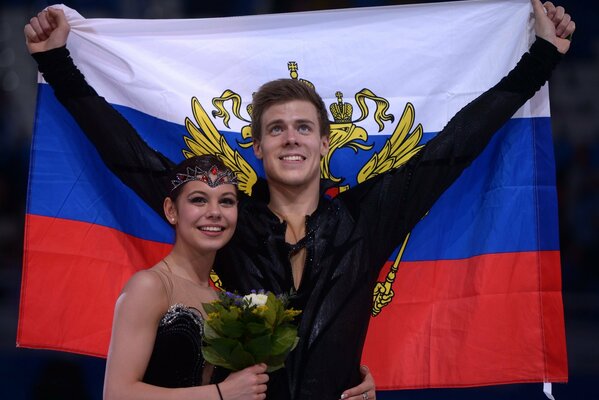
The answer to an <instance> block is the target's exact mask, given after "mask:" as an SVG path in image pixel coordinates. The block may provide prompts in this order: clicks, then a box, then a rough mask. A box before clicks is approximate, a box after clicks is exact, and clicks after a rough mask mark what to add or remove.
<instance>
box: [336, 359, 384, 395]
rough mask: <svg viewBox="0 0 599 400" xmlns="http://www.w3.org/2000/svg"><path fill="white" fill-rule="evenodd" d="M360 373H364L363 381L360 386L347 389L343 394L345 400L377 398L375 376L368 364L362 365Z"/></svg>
mask: <svg viewBox="0 0 599 400" xmlns="http://www.w3.org/2000/svg"><path fill="white" fill-rule="evenodd" d="M360 374H361V375H362V383H360V384H359V385H358V386H356V387H353V388H351V389H348V390H346V391H345V392H343V394H342V395H341V399H344V400H367V399H368V400H373V399H376V386H375V385H374V378H373V377H372V374H371V373H370V370H369V369H368V367H367V366H366V365H362V366H360Z"/></svg>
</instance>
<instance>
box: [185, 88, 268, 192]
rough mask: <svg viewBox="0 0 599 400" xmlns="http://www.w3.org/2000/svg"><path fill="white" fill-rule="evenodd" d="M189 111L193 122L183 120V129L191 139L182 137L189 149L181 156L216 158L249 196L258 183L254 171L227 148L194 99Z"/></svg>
mask: <svg viewBox="0 0 599 400" xmlns="http://www.w3.org/2000/svg"><path fill="white" fill-rule="evenodd" d="M191 109H192V112H193V117H194V119H195V121H192V120H191V119H190V118H189V117H186V118H185V128H186V129H187V132H188V133H189V135H190V136H191V137H189V136H184V137H183V139H184V140H185V144H186V145H187V147H188V148H189V150H183V155H184V156H185V157H186V158H189V157H193V156H195V155H204V154H214V155H215V156H218V157H219V158H220V159H221V160H222V161H223V163H224V164H225V165H226V166H227V167H229V168H231V170H232V171H233V172H234V173H235V174H236V175H237V180H238V181H239V185H238V188H239V190H241V191H243V192H245V193H246V194H248V195H251V194H252V187H253V186H254V184H255V183H256V182H257V181H258V174H257V173H256V171H254V169H253V168H252V166H251V165H250V164H249V163H248V162H247V161H246V160H245V159H244V158H243V156H242V155H241V154H239V152H238V151H237V150H233V149H232V148H231V146H229V143H227V141H226V140H225V138H224V136H223V135H222V134H221V133H220V132H219V131H218V129H216V126H215V125H214V123H213V122H212V120H211V119H210V117H208V114H207V113H206V110H204V107H202V104H200V101H199V100H198V99H197V98H196V97H193V98H192V99H191Z"/></svg>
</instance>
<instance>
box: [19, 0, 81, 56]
mask: <svg viewBox="0 0 599 400" xmlns="http://www.w3.org/2000/svg"><path fill="white" fill-rule="evenodd" d="M70 30H71V26H70V25H69V23H68V21H67V17H66V16H65V15H64V12H63V11H62V10H61V9H58V8H48V9H46V10H44V11H41V12H40V13H39V14H37V16H35V17H33V18H31V20H29V23H28V24H27V25H25V28H24V32H25V44H26V45H27V50H29V53H30V54H33V53H38V52H41V51H48V50H52V49H56V48H58V47H62V46H64V45H65V44H66V43H67V38H68V37H69V31H70Z"/></svg>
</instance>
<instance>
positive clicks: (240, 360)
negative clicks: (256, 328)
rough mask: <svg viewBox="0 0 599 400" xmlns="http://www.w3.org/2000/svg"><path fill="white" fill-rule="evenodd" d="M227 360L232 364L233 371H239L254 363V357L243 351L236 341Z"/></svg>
mask: <svg viewBox="0 0 599 400" xmlns="http://www.w3.org/2000/svg"><path fill="white" fill-rule="evenodd" d="M229 361H230V363H231V365H232V366H233V370H234V371H239V370H242V369H244V368H246V367H249V366H250V365H254V364H256V361H255V360H254V357H252V355H251V354H250V353H248V352H247V351H245V349H244V348H243V346H242V345H241V344H240V343H237V345H236V346H235V347H234V348H233V351H232V352H231V356H230V357H229Z"/></svg>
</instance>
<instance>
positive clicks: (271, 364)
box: [264, 352, 288, 372]
mask: <svg viewBox="0 0 599 400" xmlns="http://www.w3.org/2000/svg"><path fill="white" fill-rule="evenodd" d="M287 354H288V353H286V352H285V353H283V354H279V355H276V356H274V355H271V356H269V357H267V358H266V360H265V361H264V362H265V363H266V364H267V365H268V368H266V372H272V371H276V370H277V369H280V368H282V367H284V366H285V360H286V359H287Z"/></svg>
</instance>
